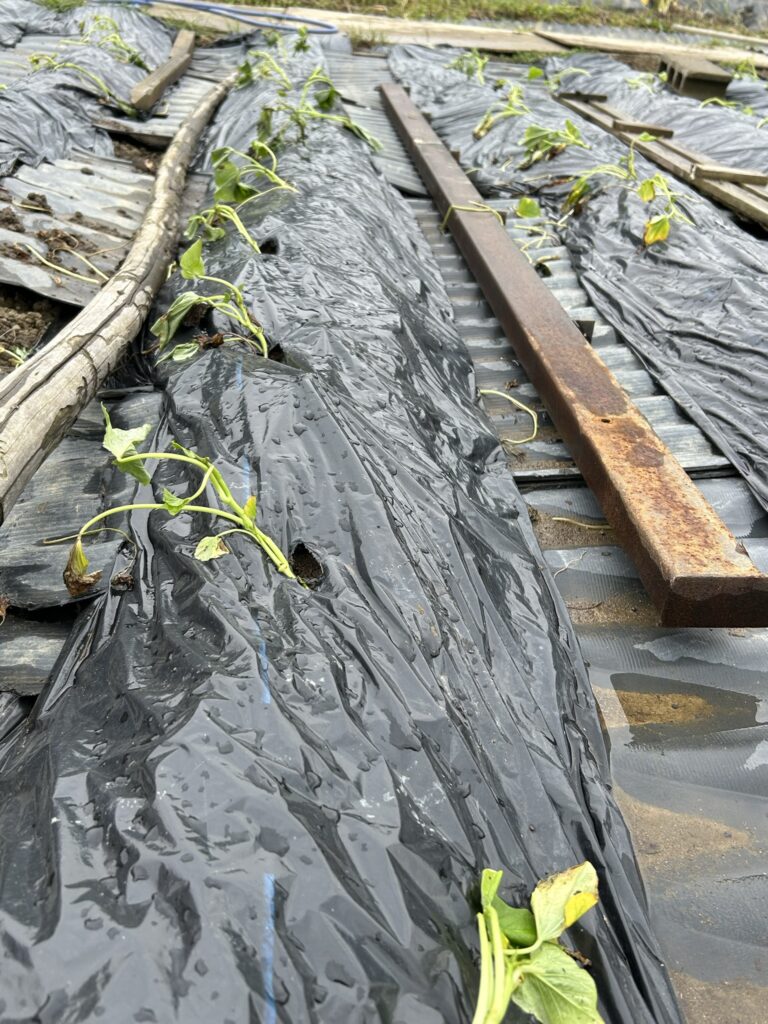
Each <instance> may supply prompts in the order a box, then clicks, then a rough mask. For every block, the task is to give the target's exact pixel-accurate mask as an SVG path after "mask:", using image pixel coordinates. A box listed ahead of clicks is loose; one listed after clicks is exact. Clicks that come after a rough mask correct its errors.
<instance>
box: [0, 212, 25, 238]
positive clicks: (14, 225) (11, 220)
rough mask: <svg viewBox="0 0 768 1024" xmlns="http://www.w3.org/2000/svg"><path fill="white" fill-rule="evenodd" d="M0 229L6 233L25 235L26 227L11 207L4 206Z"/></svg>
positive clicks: (0, 216) (0, 214)
mask: <svg viewBox="0 0 768 1024" xmlns="http://www.w3.org/2000/svg"><path fill="white" fill-rule="evenodd" d="M0 228H5V229H6V231H18V232H19V233H20V234H23V233H24V225H23V224H22V223H21V221H20V220H19V218H18V215H17V214H16V212H15V211H14V210H12V209H11V208H10V206H4V207H3V208H2V210H0Z"/></svg>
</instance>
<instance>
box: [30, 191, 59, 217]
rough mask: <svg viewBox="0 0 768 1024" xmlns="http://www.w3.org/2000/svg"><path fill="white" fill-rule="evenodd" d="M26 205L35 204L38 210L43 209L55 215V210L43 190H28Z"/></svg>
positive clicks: (44, 211)
mask: <svg viewBox="0 0 768 1024" xmlns="http://www.w3.org/2000/svg"><path fill="white" fill-rule="evenodd" d="M24 205H25V206H34V208H35V209H36V210H41V211H42V212H43V213H50V214H51V215H53V210H52V209H51V205H50V203H49V202H48V199H47V198H46V196H44V195H43V193H42V192H27V195H26V197H25V199H24Z"/></svg>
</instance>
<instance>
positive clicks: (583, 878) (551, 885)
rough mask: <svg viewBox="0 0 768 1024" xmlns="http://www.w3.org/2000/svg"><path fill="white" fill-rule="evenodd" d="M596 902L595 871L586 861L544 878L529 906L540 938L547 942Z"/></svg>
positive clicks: (535, 890) (534, 891) (558, 934)
mask: <svg viewBox="0 0 768 1024" xmlns="http://www.w3.org/2000/svg"><path fill="white" fill-rule="evenodd" d="M583 897H586V898H583ZM595 903H597V873H596V871H595V869H594V868H593V867H592V865H591V864H590V863H589V861H584V863H583V864H577V865H576V866H575V867H572V868H568V870H567V871H561V872H560V873H559V874H557V875H552V876H551V877H550V878H545V879H544V881H542V882H539V884H538V885H537V886H536V888H535V889H534V890H533V895H532V896H531V910H532V911H533V916H534V917H535V918H536V931H537V935H538V938H539V940H540V941H541V942H550V941H552V940H553V939H557V938H558V937H559V936H560V935H561V934H562V933H563V932H564V931H565V929H566V928H568V927H570V925H572V924H573V922H574V921H575V920H577V919H578V918H579V917H581V915H582V914H584V913H585V912H586V911H587V910H589V908H590V907H593V906H594V905H595Z"/></svg>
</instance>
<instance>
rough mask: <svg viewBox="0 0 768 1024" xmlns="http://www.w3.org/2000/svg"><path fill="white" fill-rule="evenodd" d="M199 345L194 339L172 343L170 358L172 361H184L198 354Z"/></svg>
mask: <svg viewBox="0 0 768 1024" xmlns="http://www.w3.org/2000/svg"><path fill="white" fill-rule="evenodd" d="M199 352H200V346H199V345H198V344H197V342H196V341H185V342H184V343H183V344H182V345H174V346H173V349H172V350H171V353H170V358H171V359H172V360H173V361H174V363H185V362H186V361H187V360H188V359H192V357H193V356H196V355H198V353H199Z"/></svg>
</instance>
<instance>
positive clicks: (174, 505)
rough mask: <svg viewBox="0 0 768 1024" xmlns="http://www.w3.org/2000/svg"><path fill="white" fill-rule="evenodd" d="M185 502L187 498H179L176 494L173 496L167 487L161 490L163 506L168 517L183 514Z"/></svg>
mask: <svg viewBox="0 0 768 1024" xmlns="http://www.w3.org/2000/svg"><path fill="white" fill-rule="evenodd" d="M187 500H188V499H187V498H180V497H179V496H178V495H177V494H173V492H172V491H169V490H168V488H167V487H164V488H163V505H164V506H165V510H166V512H168V513H170V515H172V516H177V515H178V514H179V512H183V511H184V507H185V506H186V504H187Z"/></svg>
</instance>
